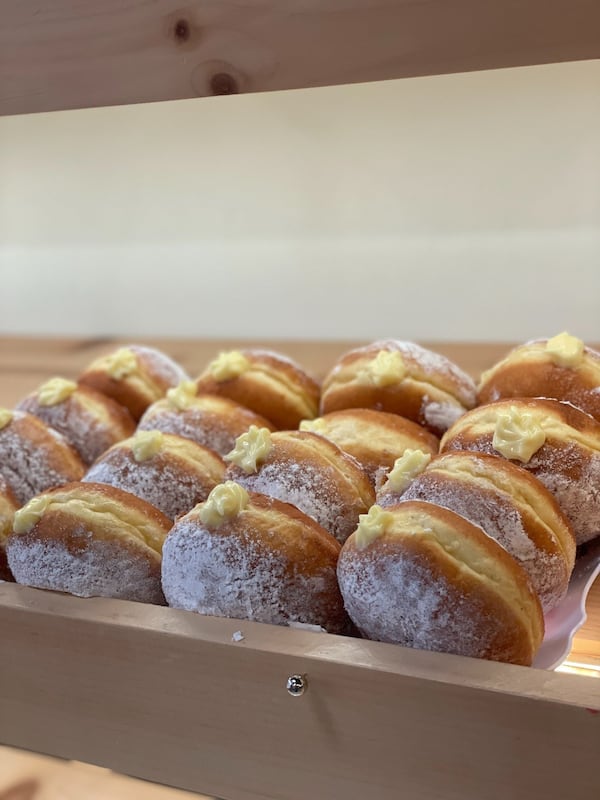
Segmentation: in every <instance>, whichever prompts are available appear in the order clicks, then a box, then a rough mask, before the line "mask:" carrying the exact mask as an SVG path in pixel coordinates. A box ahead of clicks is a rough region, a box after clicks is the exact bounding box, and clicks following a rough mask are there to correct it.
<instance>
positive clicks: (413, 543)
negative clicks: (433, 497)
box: [337, 500, 544, 665]
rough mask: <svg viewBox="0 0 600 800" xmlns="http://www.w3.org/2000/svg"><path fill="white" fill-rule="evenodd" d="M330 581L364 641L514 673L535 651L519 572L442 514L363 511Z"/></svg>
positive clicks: (536, 614)
mask: <svg viewBox="0 0 600 800" xmlns="http://www.w3.org/2000/svg"><path fill="white" fill-rule="evenodd" d="M337 572H338V579H339V583H340V589H341V591H342V596H343V598H344V604H345V606H346V610H347V611H348V613H349V615H350V618H351V619H352V621H353V622H354V623H355V625H356V626H357V627H358V629H359V630H360V631H361V633H362V634H363V636H365V637H366V638H367V639H375V640H377V641H381V642H393V643H396V644H400V645H404V646H406V647H415V648H417V649H421V650H435V651H438V652H444V653H455V654H457V655H462V656H471V657H474V658H486V659H491V660H493V661H505V662H510V663H512V664H522V665H530V664H531V663H532V661H533V657H534V655H535V653H536V652H537V650H538V648H539V646H540V644H541V643H542V639H543V636H544V617H543V614H542V609H541V606H540V603H539V600H538V597H537V595H536V593H535V592H534V590H533V589H532V587H531V584H530V582H529V579H528V577H527V575H526V574H525V572H524V571H523V569H522V568H521V567H520V566H519V565H518V564H517V562H516V561H515V560H514V559H513V558H512V556H510V555H509V554H508V553H507V552H506V551H505V550H504V548H503V547H501V546H500V545H499V544H498V543H497V542H495V541H494V540H493V539H492V538H491V537H489V536H486V534H485V533H484V532H483V531H482V530H481V528H479V527H477V526H476V525H473V524H472V523H471V522H469V521H468V520H466V519H464V518H463V517H461V516H459V515H458V514H455V513H454V512H453V511H449V510H448V509H446V508H441V507H440V506H436V505H433V504H431V503H424V502H421V501H418V500H410V501H406V502H403V503H399V504H398V505H395V506H390V507H389V508H387V509H382V508H380V507H379V506H373V507H372V508H371V510H370V511H369V514H368V515H364V516H363V517H362V518H361V521H360V524H359V526H358V528H357V530H356V531H355V533H353V534H352V535H351V536H350V538H349V539H348V540H347V542H346V543H345V544H344V546H343V547H342V552H341V553H340V558H339V561H338V570H337Z"/></svg>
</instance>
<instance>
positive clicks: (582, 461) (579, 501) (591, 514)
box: [442, 412, 600, 545]
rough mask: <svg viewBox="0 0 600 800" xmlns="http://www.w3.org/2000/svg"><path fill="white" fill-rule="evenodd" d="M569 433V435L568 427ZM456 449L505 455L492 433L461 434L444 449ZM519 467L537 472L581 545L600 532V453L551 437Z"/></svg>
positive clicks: (449, 441)
mask: <svg viewBox="0 0 600 800" xmlns="http://www.w3.org/2000/svg"><path fill="white" fill-rule="evenodd" d="M581 413H583V412H581ZM565 429H567V426H565ZM565 433H566V435H567V436H568V430H566V431H565ZM452 450H473V451H476V452H480V453H489V454H490V455H495V456H498V457H502V456H500V454H499V453H498V452H497V451H496V450H495V449H494V447H493V444H492V434H491V433H490V434H487V433H486V434H484V435H481V436H479V437H478V438H477V439H472V438H470V437H469V436H463V435H461V434H460V433H459V434H458V435H457V436H456V437H452V438H450V439H448V440H447V441H446V442H444V443H443V447H442V452H450V451H452ZM519 466H521V467H523V468H524V469H526V470H527V471H528V472H531V474H532V475H535V477H536V478H537V479H538V480H539V481H540V482H541V483H542V484H543V485H544V486H545V487H546V488H547V489H548V491H549V492H550V493H551V494H552V495H554V497H555V499H556V501H557V503H558V505H559V506H560V508H561V511H562V512H563V514H564V515H565V516H566V517H567V519H568V520H569V522H570V524H571V527H572V528H573V533H574V534H575V541H576V542H577V544H578V545H580V544H584V543H585V542H589V541H590V540H591V539H594V538H596V536H598V535H600V453H598V452H592V451H589V450H585V449H582V446H581V445H579V444H577V443H576V442H569V441H568V439H567V440H566V441H563V440H561V441H557V440H553V439H547V440H546V442H545V444H543V445H542V447H540V449H539V450H538V451H537V452H536V453H535V454H534V455H533V456H532V458H531V459H530V460H529V461H528V462H527V463H526V464H520V465H519Z"/></svg>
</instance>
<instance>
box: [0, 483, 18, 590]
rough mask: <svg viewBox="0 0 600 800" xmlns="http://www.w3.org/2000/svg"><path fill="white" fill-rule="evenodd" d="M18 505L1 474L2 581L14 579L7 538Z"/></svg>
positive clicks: (0, 578)
mask: <svg viewBox="0 0 600 800" xmlns="http://www.w3.org/2000/svg"><path fill="white" fill-rule="evenodd" d="M18 507H19V504H18V503H17V498H16V497H15V496H14V494H13V493H12V491H11V489H10V486H9V485H8V484H7V483H6V481H5V480H4V478H3V477H2V475H0V581H12V580H13V576H12V573H11V571H10V569H9V568H8V561H7V560H6V540H7V539H8V535H9V534H10V532H11V531H12V523H13V517H14V515H15V511H16V510H17V509H18Z"/></svg>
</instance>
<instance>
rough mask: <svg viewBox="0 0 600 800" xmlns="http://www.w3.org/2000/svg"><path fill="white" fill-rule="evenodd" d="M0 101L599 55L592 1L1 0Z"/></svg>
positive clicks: (59, 104) (166, 94) (3, 110)
mask: <svg viewBox="0 0 600 800" xmlns="http://www.w3.org/2000/svg"><path fill="white" fill-rule="evenodd" d="M0 16H1V19H2V25H1V26H0V114H19V113H25V112H32V111H50V110H56V109H68V108H81V107H89V106H105V105H119V104H124V103H140V102H149V101H155V100H175V99H181V98H189V97H202V96H207V95H214V94H230V93H235V92H257V91H268V90H273V89H293V88H298V87H310V86H323V85H328V84H340V83H352V82H358V81H360V82H362V81H373V80H383V79H388V78H400V77H406V76H413V75H429V74H436V73H446V72H462V71H468V70H479V69H491V68H497V67H507V66H520V65H524V64H542V63H548V62H558V61H572V60H579V59H589V58H598V57H600V37H599V34H598V31H599V30H600V4H598V2H597V0H504V2H502V3H499V2H492V0H321V1H320V2H315V1H314V0H312V1H310V2H306V1H305V0H277V1H276V0H247V1H246V2H244V3H239V2H236V0H220V1H219V2H215V0H190V2H188V3H186V4H184V5H182V4H181V3H179V2H177V1H176V0H136V2H131V1H130V2H126V3H124V2H120V0H105V2H103V3H100V4H98V3H96V2H93V0H84V1H83V2H82V1H81V0H57V1H56V2H52V3H40V2H37V0H1V2H0Z"/></svg>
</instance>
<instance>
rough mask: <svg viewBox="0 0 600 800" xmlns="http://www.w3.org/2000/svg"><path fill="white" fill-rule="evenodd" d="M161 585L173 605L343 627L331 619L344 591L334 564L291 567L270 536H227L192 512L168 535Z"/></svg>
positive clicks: (274, 622) (231, 615)
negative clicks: (193, 517)
mask: <svg viewBox="0 0 600 800" xmlns="http://www.w3.org/2000/svg"><path fill="white" fill-rule="evenodd" d="M162 585H163V591H164V593H165V597H166V599H167V602H168V604H169V605H170V606H173V607H174V608H183V609H185V610H187V611H196V612H198V613H200V614H207V615H211V616H216V617H229V618H233V619H248V620H253V621H255V622H266V623H270V624H272V625H287V624H289V623H290V622H302V623H307V624H309V625H319V626H321V627H324V628H326V629H327V630H329V631H330V632H332V633H336V632H340V631H339V629H338V628H337V626H335V625H334V626H333V627H332V624H331V623H332V618H331V598H332V595H333V596H334V597H335V596H339V591H338V588H337V579H336V574H335V566H334V565H332V564H331V563H329V564H327V565H324V566H323V567H322V568H321V569H320V570H319V571H318V572H317V573H316V574H312V575H308V574H306V573H305V572H303V570H302V567H301V566H300V565H298V566H297V567H296V568H294V569H293V570H292V571H290V564H289V562H288V561H287V559H286V558H285V557H284V556H283V555H282V554H281V553H279V552H278V551H277V549H276V548H275V547H270V546H269V541H268V539H262V540H260V541H258V540H256V539H253V538H252V537H250V536H244V535H241V536H237V535H230V536H223V535H220V534H219V533H218V532H211V531H208V530H207V529H206V528H204V527H202V526H201V525H200V524H199V523H198V522H197V521H195V520H190V519H188V518H187V517H184V518H182V519H181V520H179V521H178V522H177V523H175V525H174V526H173V529H172V530H171V532H170V534H169V535H168V536H167V539H166V541H165V544H164V547H163V564H162ZM339 608H340V609H341V599H340V601H339ZM337 616H338V617H339V612H338V615H337Z"/></svg>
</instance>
